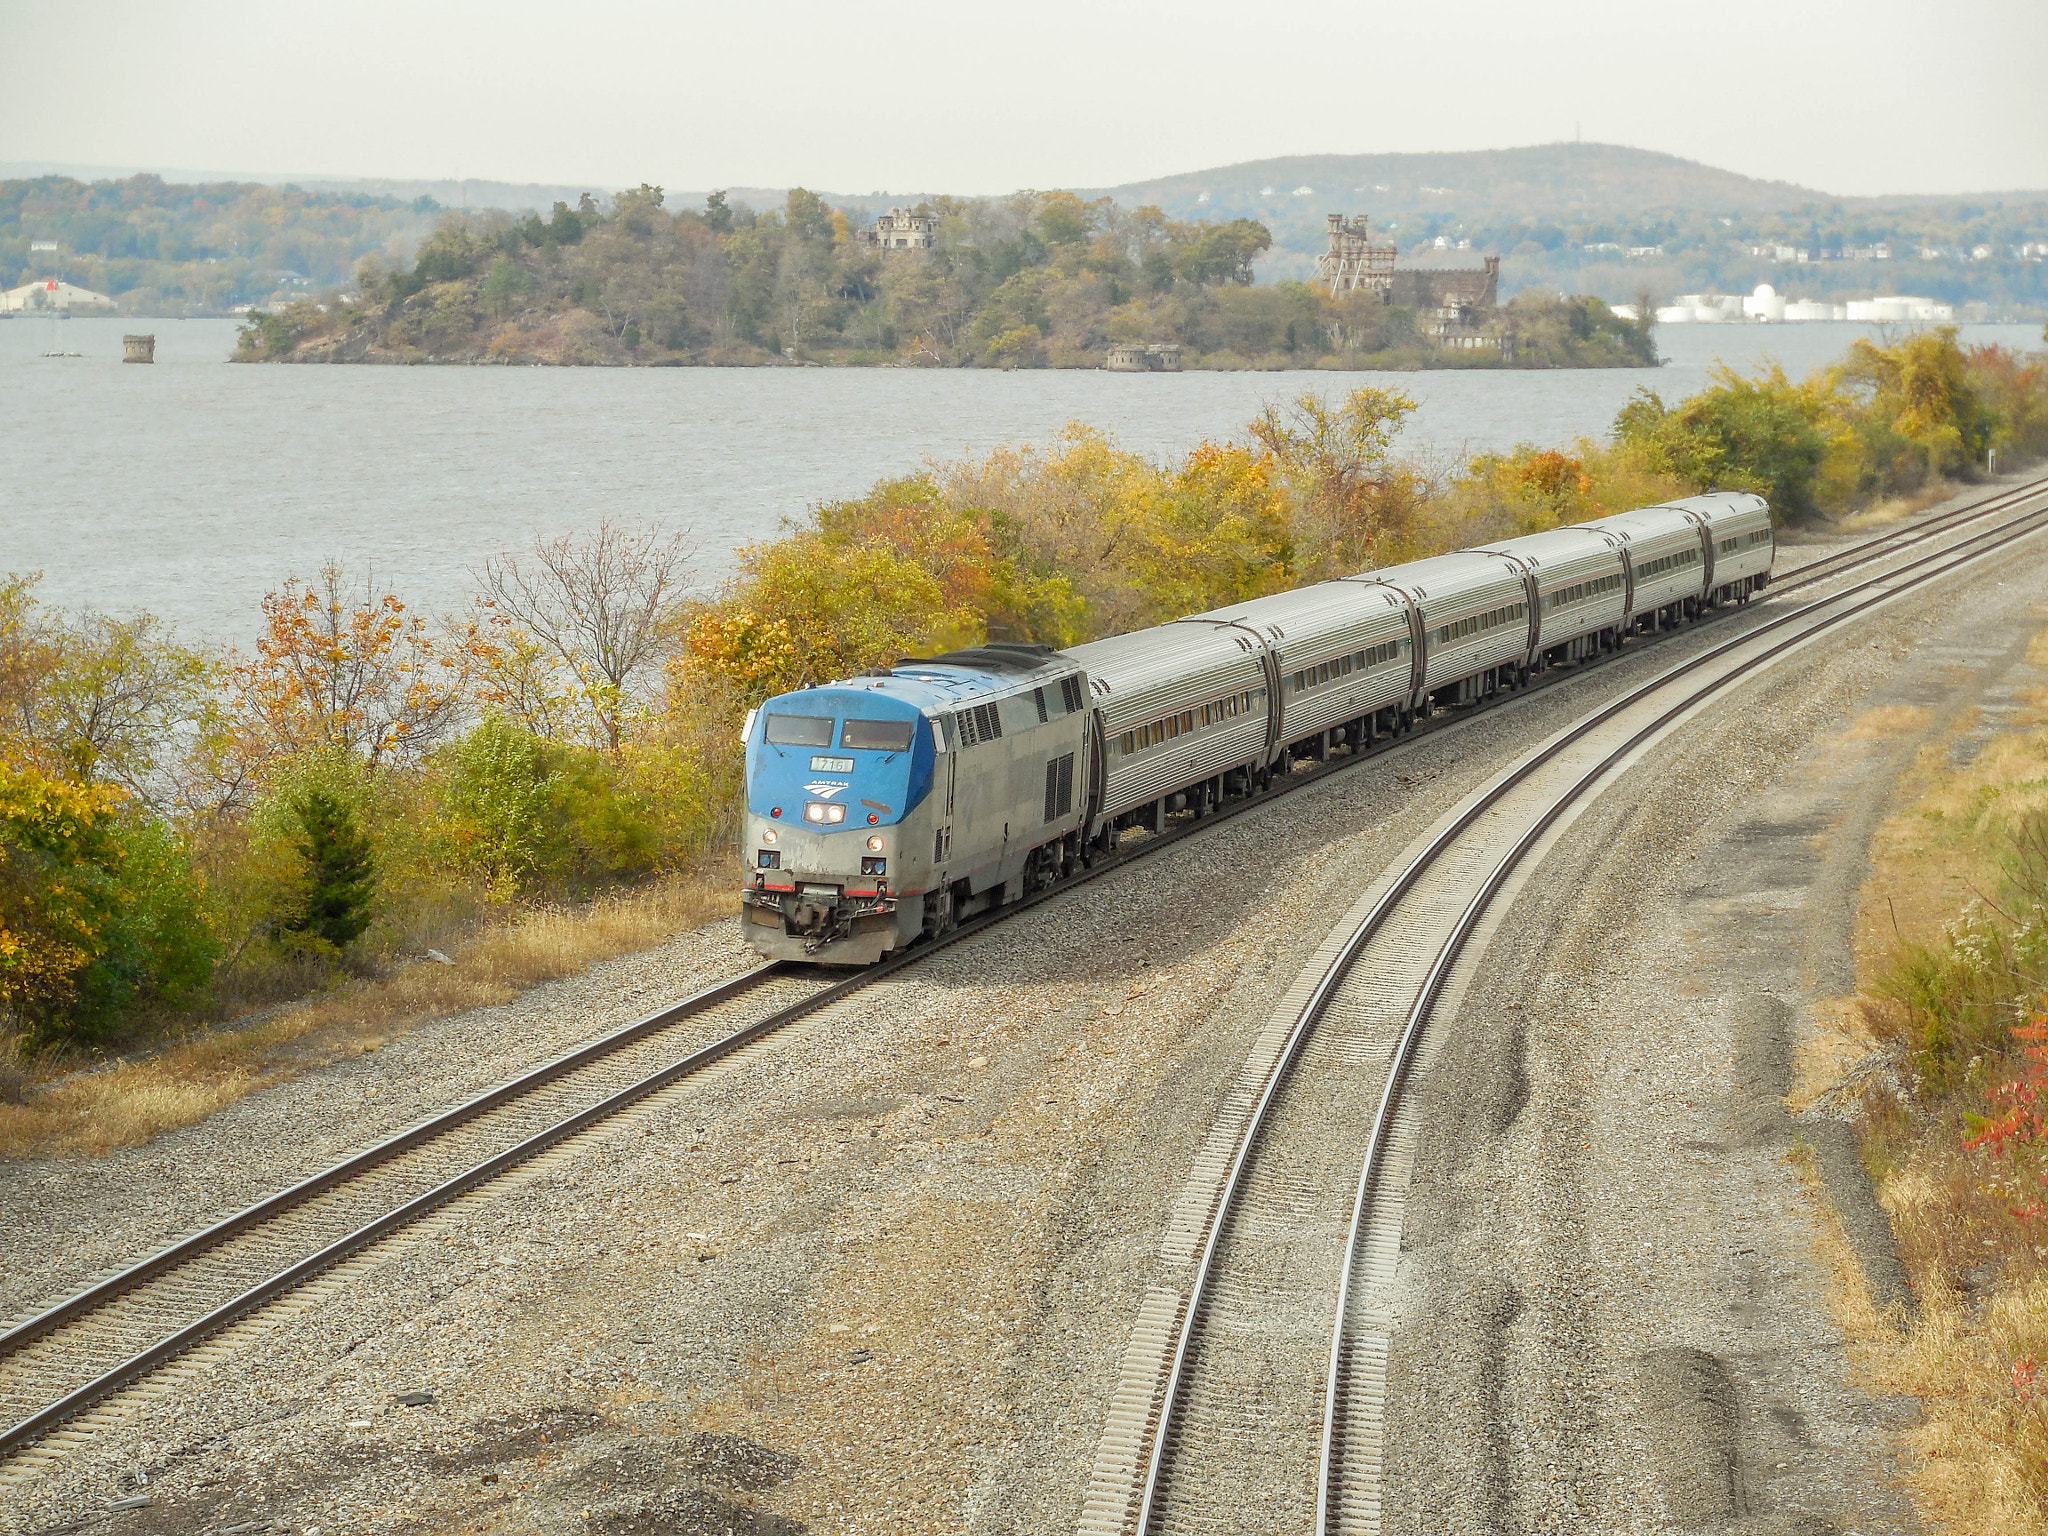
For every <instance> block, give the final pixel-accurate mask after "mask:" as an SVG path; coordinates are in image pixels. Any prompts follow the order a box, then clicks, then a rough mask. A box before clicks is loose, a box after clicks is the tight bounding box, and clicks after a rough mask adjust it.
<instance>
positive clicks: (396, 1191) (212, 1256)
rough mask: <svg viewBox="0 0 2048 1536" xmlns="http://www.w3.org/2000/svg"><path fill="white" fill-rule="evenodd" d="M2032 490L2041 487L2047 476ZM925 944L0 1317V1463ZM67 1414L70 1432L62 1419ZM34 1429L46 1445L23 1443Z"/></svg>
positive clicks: (654, 1041)
mask: <svg viewBox="0 0 2048 1536" xmlns="http://www.w3.org/2000/svg"><path fill="white" fill-rule="evenodd" d="M2041 485H2042V486H2048V481H2044V482H2041ZM2038 489H2039V487H2030V488H2027V489H2026V491H2025V492H2021V491H2015V492H2012V493H2008V494H2007V495H2006V496H2002V497H1996V498H1991V499H1990V500H1989V501H1987V502H1985V503H1983V504H1980V505H1978V506H1976V507H1974V508H1968V509H1961V510H1960V511H1958V512H1956V513H1951V514H1946V515H1945V516H1944V518H1943V519H1940V520H1939V521H1940V522H1941V524H1942V528H1941V530H1937V531H1947V530H1950V529H1953V528H1954V527H1957V526H1960V525H1962V524H1963V523H1966V522H1968V521H1971V520H1972V519H1981V518H1984V517H1990V516H1994V515H1996V514H1997V513H1998V512H1999V511H2001V510H2004V509H2005V508H2006V507H2007V506H2009V505H2011V504H2013V503H2014V502H2015V500H2016V499H2023V497H2024V495H2025V494H2031V493H2033V492H2035V491H2036V490H2038ZM1931 536H1933V535H1932V534H1930V533H1929V532H1928V531H1927V529H1926V525H1912V526H1910V527H1908V528H1904V529H1901V530H1898V531H1896V532H1895V533H1893V534H1888V535H1881V536H1879V537H1878V538H1875V539H1872V540H1869V541H1866V542H1865V543H1863V544H1859V545H1858V546H1856V549H1855V551H1842V552H1841V554H1840V555H1838V556H1830V557H1828V560H1830V561H1835V560H1839V559H1840V558H1842V557H1845V556H1848V555H1851V554H1854V553H1856V552H1858V551H1860V552H1861V555H1860V558H1861V559H1863V560H1865V561H1868V560H1872V559H1879V558H1884V557H1886V556H1887V555H1889V554H1891V553H1895V552H1896V549H1897V548H1899V547H1904V543H1905V542H1918V541H1920V540H1921V539H1923V538H1926V537H1931ZM1902 541H1903V542H1902ZM1819 563H1821V562H1816V564H1819ZM1809 569H1811V567H1809ZM1837 574H1838V573H1837ZM1806 579H1807V576H1806V573H1805V572H1801V573H1798V574H1797V575H1796V576H1795V577H1793V578H1788V580H1787V582H1786V583H1784V584H1782V586H1781V587H1774V588H1773V589H1772V590H1773V591H1774V592H1776V591H1779V590H1790V589H1791V587H1792V586H1793V585H1794V584H1796V583H1803V582H1804V581H1805V580H1806ZM1574 675H1578V674H1577V671H1576V669H1560V670H1559V671H1556V672H1553V673H1551V674H1547V675H1546V677H1545V679H1544V680H1543V682H1542V683H1539V684H1538V686H1544V685H1547V684H1548V683H1551V682H1554V681H1558V680H1561V679H1562V678H1564V677H1568V676H1574ZM1488 707H1492V706H1491V705H1490V704H1489V705H1487V706H1481V707H1480V708H1479V709H1478V710H1472V709H1468V710H1464V711H1460V712H1459V713H1458V714H1457V715H1455V716H1453V717H1451V718H1449V719H1442V720H1439V721H1436V722H1433V723H1431V724H1430V725H1428V726H1425V727H1424V729H1425V730H1430V729H1443V728H1445V727H1446V726H1449V725H1455V724H1456V723H1458V722H1459V721H1461V720H1463V719H1467V718H1470V716H1471V715H1472V714H1473V713H1476V712H1484V709H1485V708H1488ZM1405 739H1412V738H1404V740H1405ZM1389 749H1390V748H1389V747H1388V746H1384V745H1383V746H1381V747H1379V748H1376V749H1374V750H1371V751H1368V752H1366V753H1363V754H1359V755H1357V756H1344V757H1339V758H1338V759H1336V760H1335V761H1333V762H1329V763H1324V764H1320V765H1315V766H1313V767H1312V768H1310V769H1309V770H1307V771H1303V772H1297V773H1292V774H1289V775H1286V776H1284V777H1282V778H1281V779H1280V780H1279V781H1278V783H1277V784H1276V786H1275V787H1274V788H1273V789H1272V790H1269V791H1268V792H1266V793H1265V794H1263V795H1260V796H1257V797H1254V798H1250V799H1246V800H1241V801H1237V802H1234V803H1232V804H1230V805H1228V806H1226V807H1225V808H1223V809H1222V810H1220V811H1218V812H1216V813H1214V814H1213V815H1212V816H1211V817H1210V818H1209V819H1208V821H1204V822H1194V823H1190V824H1188V825H1186V826H1183V827H1180V828H1177V829H1175V830H1172V831H1170V832H1168V833H1166V834H1164V835H1163V836H1156V837H1149V838H1146V839H1143V840H1142V841H1141V842H1140V843H1139V844H1138V846H1137V847H1136V848H1135V849H1133V850H1132V851H1131V852H1129V853H1126V854H1124V855H1121V856H1119V857H1117V858H1114V859H1111V860H1108V861H1104V862H1101V863H1098V864H1097V865H1096V866H1095V867H1094V868H1093V869H1092V870H1088V871H1084V872H1082V873H1080V874H1078V875H1075V876H1073V877H1071V878H1070V879H1068V880H1066V881H1063V882H1061V883H1060V884H1059V885H1057V886H1055V887H1053V888H1052V889H1050V890H1048V891H1046V892H1044V893H1042V894H1041V895H1039V896H1037V897H1035V898H1033V899H1032V900H1031V901H1027V902H1024V903H1020V904H1019V905H1017V906H1012V907H1009V908H1006V909H1003V910H1002V911H1000V912H997V913H992V914H989V915H987V916H986V917H983V918H980V919H977V920H976V921H974V922H972V923H969V924H966V925H963V926H962V927H961V928H960V929H959V930H957V931H956V932H955V933H954V934H952V935H950V936H949V937H948V938H947V940H945V941H944V943H948V944H950V943H955V942H959V941H961V940H964V939H966V938H969V937H972V936H974V935H975V934H977V933H979V932H981V931H982V930H983V929H985V928H986V927H988V926H990V925H991V924H993V923H995V922H998V921H1001V920H1003V919H1004V918H1006V917H1009V916H1011V915H1014V914H1015V913H1016V912H1018V911H1020V910H1023V909H1024V908H1025V907H1028V906H1033V905H1036V904H1037V902H1040V901H1045V900H1050V899H1052V898H1053V897H1055V896H1058V895H1060V894H1061V893H1062V892H1064V891H1065V890H1067V889H1069V888H1070V887H1072V886H1074V885H1076V884H1079V883H1081V882H1083V881H1086V880H1090V879H1094V878H1097V877H1099V876H1101V875H1103V874H1105V873H1108V872H1109V871H1110V870H1113V869H1118V868H1122V867H1124V866H1125V865H1126V864H1128V863H1129V861H1130V860H1131V859H1132V858H1135V857H1138V856H1140V855H1141V854H1143V853H1148V852H1151V851H1152V850H1154V849H1156V848H1158V847H1161V846H1164V845H1166V844H1169V843H1173V842H1177V841H1179V840H1180V839H1182V838H1184V837H1188V836H1192V835H1193V834H1194V833H1195V832H1197V831H1199V830H1201V829H1202V828H1203V827H1205V826H1206V825H1208V824H1209V822H1212V821H1216V820H1222V819H1226V818H1228V817H1229V816H1233V815H1239V814H1242V813H1243V812H1245V811H1247V810H1250V809H1252V808H1253V807H1254V806H1257V805H1261V804H1264V803H1265V802H1266V801H1267V800H1269V799H1271V798H1273V797H1274V796H1276V795H1279V794H1283V793H1287V792H1290V791H1292V790H1294V789H1298V788H1303V787H1306V786H1307V785H1308V784H1311V783H1314V782H1318V781H1319V780H1320V779H1322V778H1323V777H1326V776H1327V775H1328V774H1330V773H1335V772H1341V771H1344V770H1345V769H1347V768H1350V767H1352V766H1355V765H1356V764H1357V763H1358V762H1360V761H1363V760H1365V759H1366V758H1369V757H1372V756H1376V755H1378V752H1379V751H1384V750H1389ZM939 947H943V945H938V946H921V947H920V948H918V949H915V950H912V951H909V952H907V953H905V954H903V955H900V956H898V957H896V958H895V959H893V960H891V961H889V962H886V963H884V964H882V965H878V966H874V967H871V968H869V969H868V970H865V971H862V972H858V973H855V974H853V975H850V976H840V975H836V974H834V973H829V972H824V971H821V970H819V969H817V968H813V967H807V966H796V965H788V964H774V965H769V966H764V967H760V968H758V969H756V970H753V971H750V972H747V973H744V974H742V975H740V976H737V977H734V978H731V979H730V980H728V981H725V982H721V983H719V984H717V985H716V986H713V987H710V988H707V989H705V990H704V991H701V992H699V993H697V994H695V995H693V996H691V997H689V998H686V999H684V1000H683V1001H681V1002H679V1003H677V1004H675V1005H673V1006H672V1007H669V1008H666V1009H663V1010H661V1011H659V1012H657V1013H655V1014H652V1015H650V1016H648V1017H647V1018H645V1019H642V1020H640V1021H638V1022H637V1023H635V1024H632V1025H630V1026H628V1027H626V1028H624V1029H621V1030H618V1031H616V1032H614V1033H612V1034H610V1035H607V1036H604V1037H601V1038H600V1039H598V1040H595V1041H593V1042H591V1043H590V1044H588V1045H586V1046H583V1047H581V1048H579V1049H578V1050H576V1051H573V1052H570V1053H568V1054H567V1055H564V1056H562V1057H559V1058H557V1059H556V1060H554V1061H551V1062H548V1063H546V1064H544V1065H542V1066H540V1067H537V1068H535V1069H533V1070H532V1071H529V1072H527V1073H525V1074H523V1075H521V1076H520V1077H518V1078H515V1079H513V1080H511V1081H509V1082H507V1083H504V1084H501V1085H499V1086H498V1087H496V1088H493V1089H491V1090H489V1091H488V1092H486V1093H484V1094H481V1095H479V1096H477V1097H476V1098H474V1099H471V1100H469V1101H468V1102H466V1103H464V1104H461V1105H458V1106H456V1107H455V1108H453V1109H451V1110H449V1111H447V1112H445V1113H442V1114H439V1115H436V1116H433V1117H432V1118H430V1119H428V1120H426V1121H423V1122H421V1123H420V1124H419V1125H416V1126H414V1127H412V1128H410V1129H409V1130H407V1131H404V1132H402V1133H400V1134H399V1135H397V1136H395V1137H392V1138H390V1139H388V1140H385V1141H382V1142H379V1143H378V1144H376V1145H374V1146H371V1147H369V1148H366V1149H365V1150H364V1151H362V1152H360V1153H357V1154H356V1155H354V1156H352V1157H350V1158H348V1159H345V1160H344V1161H342V1162H340V1163H337V1164H335V1165H334V1166H332V1167H330V1168H327V1169H325V1170H323V1171H321V1172H319V1173H317V1174H315V1175H313V1176H312V1177H310V1178H307V1179H304V1180H302V1181H300V1182H299V1183H297V1184H294V1185H292V1186H290V1187H289V1188H286V1189H283V1190H280V1191H278V1192H277V1193H276V1194H274V1195H271V1196H269V1197H268V1198H266V1199H264V1200H262V1201H260V1202H258V1203H257V1204H255V1205H252V1206H250V1207H248V1208H247V1209H245V1210H242V1211H240V1212H237V1213H235V1214H234V1215H232V1216H229V1217H227V1218H225V1219H224V1220H222V1221H219V1222H216V1223H214V1224H212V1225H210V1226H208V1227H206V1228H204V1229H203V1230H201V1231H198V1232H195V1233H193V1234H191V1235H190V1236H188V1237H185V1238H182V1239H180V1240H178V1241H177V1242H174V1243H172V1244H170V1245H169V1246H167V1247H165V1248H164V1249H162V1250H161V1251H159V1252H157V1253H155V1254H152V1255H150V1256H149V1257H148V1258H145V1259H143V1260H141V1261H140V1262H138V1263H136V1264H134V1265H131V1266H129V1267H127V1268H125V1269H122V1270H120V1271H118V1272H116V1273H114V1274H111V1275H108V1276H105V1277H104V1278H100V1279H97V1280H95V1281H94V1282H92V1283H91V1284H89V1285H87V1286H85V1287H84V1288H82V1289H81V1290H79V1291H78V1292H77V1293H75V1294H73V1295H71V1296H68V1297H66V1298H65V1299H63V1300H61V1301H59V1302H57V1303H56V1304H55V1305H52V1306H50V1307H47V1308H45V1309H43V1310H41V1311H39V1312H37V1313H35V1314H34V1315H32V1316H28V1317H25V1318H22V1319H20V1320H18V1321H16V1322H14V1323H12V1324H11V1325H9V1326H7V1327H6V1328H5V1329H4V1330H0V1425H4V1426H6V1427H5V1428H0V1457H12V1458H14V1461H13V1463H12V1466H13V1469H14V1470H16V1471H19V1470H22V1469H24V1468H25V1467H26V1466H28V1465H32V1464H34V1463H35V1462H37V1461H40V1460H43V1459H54V1457H55V1456H57V1455H59V1454H62V1453H63V1452H64V1451H65V1450H67V1449H68V1448H69V1446H70V1445H71V1444H74V1443H76V1442H77V1441H78V1440H80V1439H82V1438H84V1437H85V1436H87V1435H88V1434H89V1433H90V1432H91V1430H92V1429H93V1428H94V1427H95V1425H94V1424H93V1423H92V1422H91V1421H86V1422H81V1423H70V1421H74V1420H77V1419H78V1418H79V1416H80V1415H84V1414H87V1413H88V1412H89V1411H91V1410H93V1409H94V1408H95V1406H96V1405H99V1404H101V1403H103V1402H105V1401H106V1400H107V1399H108V1398H110V1397H113V1396H114V1395H115V1394H117V1393H120V1392H121V1391H122V1390H123V1389H124V1388H127V1387H130V1386H131V1385H133V1384H135V1383H137V1382H139V1381H142V1380H143V1379H144V1378H146V1377H148V1376H149V1375H150V1374H151V1373H152V1372H155V1371H157V1370H159V1369H161V1368H162V1367H163V1366H165V1365H166V1364H168V1363H169V1362H171V1361H173V1360H176V1359H177V1358H178V1357H180V1356H181V1355H183V1354H185V1353H186V1352H188V1351H190V1350H191V1349H193V1348H194V1347H195V1346H197V1345H199V1344H200V1343H202V1342H203V1341H204V1340H206V1339H207V1338H208V1337H210V1336H211V1335H213V1334H215V1333H218V1332H219V1331H221V1330H222V1329H224V1328H227V1327H228V1326H230V1325H231V1324H234V1323H236V1322H238V1321H240V1320H241V1319H243V1318H246V1317H248V1316H250V1315H251V1314H253V1313H255V1312H257V1311H259V1310H261V1309H262V1308H264V1307H265V1306H267V1305H269V1304H270V1303H272V1302H274V1301H276V1300H278V1299H279V1298H281V1297H283V1296H285V1295H287V1294H289V1293H290V1292H291V1291H293V1290H294V1289H295V1288H297V1287H299V1286H302V1285H304V1284H305V1283H306V1282H307V1281H309V1280H311V1279H312V1278H314V1277H315V1276H317V1275H319V1274H321V1273H323V1272H324V1271H326V1270H329V1269H331V1268H332V1267H333V1266H335V1265H337V1264H339V1263H341V1262H342V1261H343V1260H345V1259H347V1258H350V1257H352V1256H353V1255H355V1254H358V1253H360V1252H362V1251H364V1250H365V1249H367V1248H369V1247H370V1246H372V1245H373V1244H375V1243H377V1242H379V1241H381V1240H382V1239H384V1238H385V1237H388V1236H390V1235H391V1234H393V1233H395V1232H398V1231H400V1230H402V1229H403V1228H405V1227H406V1226H408V1225H410V1224H412V1223H414V1222H416V1221H418V1220H420V1219H422V1218H423V1217H425V1216H426V1215H428V1214H430V1213H431V1212H432V1211H434V1210H436V1209H438V1208H439V1207H441V1206H442V1205H445V1204H446V1203H447V1202H449V1201H450V1200H453V1199H456V1198H458V1197H460V1196H461V1195H464V1194H466V1193H468V1192H469V1191H471V1190H474V1189H476V1188H478V1187H480V1186H481V1185H483V1184H485V1183H488V1182H489V1181H490V1180H492V1179H494V1178H497V1177H499V1176H500V1175H502V1174H503V1173H505V1172H507V1171H508V1170H510V1169H512V1168H515V1167H517V1166H519V1165H520V1164H522V1163H524V1162H526V1161H528V1160H529V1159H531V1158H533V1157H534V1156H536V1155H537V1154H539V1153H540V1152H543V1151H545V1150H546V1149H548V1148H549V1147H552V1146H555V1145H557V1144H559V1143H561V1142H563V1141H565V1140H567V1139H569V1138H570V1137H573V1136H575V1135H577V1134H579V1133H581V1132H582V1131H585V1130H587V1129H589V1128H590V1127H592V1126H594V1125H597V1124H599V1123H601V1122H603V1121H605V1120H607V1119H609V1118H611V1117H613V1116H615V1115H617V1114H618V1113H620V1112H621V1111H623V1110H625V1109H627V1108H629V1107H630V1106H632V1105H634V1104H636V1103H639V1102H640V1101H642V1100H643V1099H645V1098H646V1097H647V1096H648V1095H650V1094H653V1093H656V1092H658V1091H660V1090H661V1089H664V1088H667V1087H669V1086H672V1085H673V1084H676V1083H679V1082H681V1081H683V1080H685V1079H687V1078H690V1077H692V1076H696V1075H698V1074H701V1073H702V1072H704V1071H705V1070H707V1069H708V1068H710V1067H712V1066H714V1065H716V1064H717V1063H719V1062H722V1061H725V1060H727V1059H728V1058H730V1057H732V1056H733V1055H734V1054H735V1053H737V1052H739V1051H741V1050H743V1049H745V1048H746V1047H747V1046H749V1045H751V1044H753V1043H755V1042H756V1041H759V1040H761V1039H764V1038H765V1037H767V1036H769V1035H771V1034H773V1033H775V1032H777V1031H778V1030H781V1029H784V1028H786V1027H788V1026H789V1025H791V1024H794V1023H796V1022H797V1021H799V1020H801V1019H803V1018H805V1017H807V1016H808V1015H810V1014H811V1013H814V1012H816V1011H817V1010H818V1009H820V1008H823V1007H826V1006H828V1005H830V1004H832V1003H836V1002H839V1001H840V1000H842V999H844V998H845V997H847V996H849V995H851V994H852V993H853V992H855V991H857V990H859V989H861V988H863V987H866V986H870V985H873V984H874V983H876V982H879V981H881V980H884V979H885V978H887V977H889V976H891V975H894V974H895V973H896V972H897V971H898V970H900V969H902V968H903V967H904V966H906V965H910V964H914V963H916V962H917V961H918V960H920V959H922V958H923V957H924V956H925V955H927V954H930V953H933V952H934V950H935V949H936V948H939ZM679 1051H680V1054H678V1053H679ZM67 1423H70V1427H68V1428H66V1427H62V1426H66V1425H67ZM39 1441H42V1442H45V1443H44V1444H42V1445H40V1446H38V1445H37V1442H39ZM30 1447H36V1448H35V1449H29V1448H30ZM4 1475H7V1474H6V1473H5V1472H0V1476H4Z"/></svg>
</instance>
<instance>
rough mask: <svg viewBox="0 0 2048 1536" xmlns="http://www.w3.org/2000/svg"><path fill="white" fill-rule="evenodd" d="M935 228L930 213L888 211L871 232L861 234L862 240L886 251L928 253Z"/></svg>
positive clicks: (935, 221) (899, 210) (868, 230)
mask: <svg viewBox="0 0 2048 1536" xmlns="http://www.w3.org/2000/svg"><path fill="white" fill-rule="evenodd" d="M938 225H939V221H938V218H937V217H936V216H935V215H933V214H929V213H915V212H910V211H907V210H905V209H902V208H891V209H890V210H889V211H888V212H887V213H885V214H882V215H881V216H880V217H878V218H877V219H876V220H875V227H874V228H873V229H864V230H862V231H861V239H862V240H863V241H864V242H865V243H866V244H868V245H872V246H878V247H880V248H881V249H882V250H885V251H928V250H930V249H931V248H932V240H933V238H934V236H935V234H936V232H937V230H938Z"/></svg>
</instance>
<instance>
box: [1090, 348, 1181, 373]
mask: <svg viewBox="0 0 2048 1536" xmlns="http://www.w3.org/2000/svg"><path fill="white" fill-rule="evenodd" d="M1102 366H1103V367H1105V368H1107V369H1108V370H1109V371H1110V372H1111V373H1179V372H1180V343H1179V342H1177V341H1154V342H1142V341H1120V342H1118V343H1117V344H1116V345H1115V346H1113V347H1111V348H1110V349H1109V361H1107V362H1106V363H1104V364H1103V365H1102Z"/></svg>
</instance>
